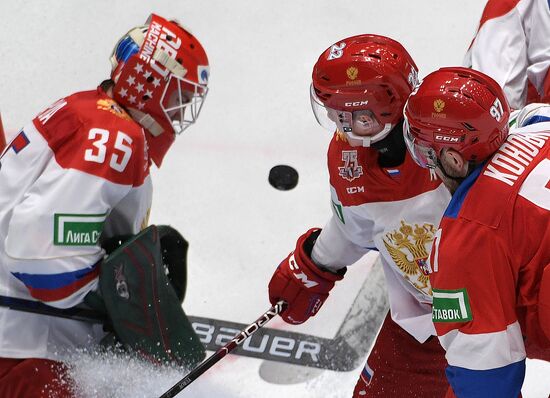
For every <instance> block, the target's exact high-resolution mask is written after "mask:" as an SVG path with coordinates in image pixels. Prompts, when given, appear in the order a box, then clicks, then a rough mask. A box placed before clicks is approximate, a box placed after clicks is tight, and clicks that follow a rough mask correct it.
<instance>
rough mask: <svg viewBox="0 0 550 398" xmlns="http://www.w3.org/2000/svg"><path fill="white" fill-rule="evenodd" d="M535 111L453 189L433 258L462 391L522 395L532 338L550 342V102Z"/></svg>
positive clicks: (436, 306)
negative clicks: (455, 189)
mask: <svg viewBox="0 0 550 398" xmlns="http://www.w3.org/2000/svg"><path fill="white" fill-rule="evenodd" d="M528 114H529V115H528V117H526V118H521V120H520V122H521V123H520V125H519V126H515V125H513V126H512V128H511V132H510V135H509V137H508V139H507V140H506V142H505V143H504V144H503V145H502V146H501V147H500V149H499V150H498V151H497V152H496V153H495V155H493V157H492V158H491V159H489V160H488V161H487V162H486V163H484V164H482V165H480V166H479V167H478V168H477V169H476V170H475V171H474V172H473V173H472V174H471V175H469V176H468V178H467V179H466V180H465V181H464V182H463V183H462V184H461V185H460V186H459V187H458V189H457V191H456V192H455V193H454V194H453V197H452V200H451V202H450V204H449V207H448V208H447V210H446V211H445V214H444V216H443V219H442V221H441V225H440V230H439V232H438V236H437V240H436V243H435V244H434V245H433V249H432V253H431V256H430V260H429V264H430V266H431V268H432V270H433V273H432V274H431V275H430V280H431V282H432V287H433V297H434V299H433V320H434V323H435V326H436V330H437V333H438V335H439V338H440V341H441V345H442V346H443V347H444V348H445V349H446V351H447V354H446V357H447V361H448V364H449V366H448V368H447V375H448V378H449V381H450V383H451V385H452V387H453V389H454V391H455V393H456V395H457V397H467V398H472V397H487V396H495V397H497V396H498V397H504V398H505V397H513V398H517V397H518V396H519V393H520V390H521V386H522V383H523V378H524V375H525V347H524V338H527V339H528V340H529V341H530V342H531V343H534V344H535V345H538V346H539V347H549V346H550V266H549V264H550V248H549V246H548V244H549V242H550V107H548V106H546V107H545V108H540V106H539V109H538V110H537V112H533V111H532V110H531V112H528ZM543 274H545V277H543ZM544 285H546V287H544V288H543V286H544Z"/></svg>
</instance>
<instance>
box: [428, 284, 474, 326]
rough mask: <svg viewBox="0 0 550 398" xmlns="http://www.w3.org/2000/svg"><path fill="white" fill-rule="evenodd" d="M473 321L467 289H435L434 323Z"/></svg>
mask: <svg viewBox="0 0 550 398" xmlns="http://www.w3.org/2000/svg"><path fill="white" fill-rule="evenodd" d="M472 319H473V317H472V310H471V308H470V300H469V298H468V292H467V291H466V289H458V290H440V289H433V307H432V321H433V322H469V321H471V320H472Z"/></svg>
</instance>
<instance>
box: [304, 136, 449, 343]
mask: <svg viewBox="0 0 550 398" xmlns="http://www.w3.org/2000/svg"><path fill="white" fill-rule="evenodd" d="M328 169H329V174H330V185H331V197H332V208H333V215H332V218H331V219H330V220H329V222H328V224H327V225H326V226H325V228H323V230H322V231H321V234H320V235H319V237H318V239H317V241H316V243H315V246H314V247H313V251H312V259H313V260H314V261H315V263H316V264H318V265H321V266H323V267H325V268H328V269H331V270H333V271H335V270H338V269H340V268H343V267H345V266H347V265H350V264H353V263H354V262H355V261H357V260H358V259H359V258H361V257H362V256H363V255H364V254H365V253H367V252H368V251H369V250H378V251H379V252H380V259H381V262H382V266H383V269H384V274H385V277H386V285H387V289H388V295H389V301H390V309H391V316H392V319H393V320H394V321H395V322H396V323H397V324H399V325H400V326H401V327H402V328H403V329H405V330H406V331H407V332H409V333H410V334H411V335H412V336H414V337H415V338H416V339H417V340H418V341H419V342H424V341H425V340H427V339H428V338H429V337H430V336H431V335H435V330H434V327H433V323H432V321H431V311H432V310H431V303H432V289H431V286H430V282H429V278H428V271H427V268H426V264H427V263H426V261H427V258H428V255H429V253H430V249H431V245H432V242H433V239H434V237H435V233H436V230H437V226H438V225H439V221H440V219H441V216H442V215H443V211H444V210H445V208H446V206H447V204H448V202H449V200H450V194H449V192H448V191H447V189H446V188H445V186H444V185H443V184H442V182H441V181H440V180H436V179H435V176H431V175H430V173H429V171H428V170H426V169H422V168H420V167H419V166H417V165H416V164H415V163H414V161H413V160H412V158H411V157H410V155H409V153H408V152H406V154H405V161H404V162H403V163H402V164H401V165H400V166H398V167H392V168H384V167H381V166H379V164H378V152H377V151H376V150H375V149H373V148H366V147H352V146H351V145H350V144H349V143H348V142H347V140H346V138H345V136H344V135H343V134H341V133H338V132H337V133H335V135H334V137H333V139H332V141H331V143H330V147H329V150H328Z"/></svg>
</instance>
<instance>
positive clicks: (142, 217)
mask: <svg viewBox="0 0 550 398" xmlns="http://www.w3.org/2000/svg"><path fill="white" fill-rule="evenodd" d="M111 63H112V72H111V76H110V79H109V80H106V81H104V82H103V83H102V84H101V85H100V86H99V87H98V88H97V89H96V90H91V91H85V92H78V93H76V94H72V95H70V96H68V97H65V98H62V99H60V100H59V101H57V102H55V103H54V104H53V105H52V106H50V107H49V108H48V109H46V110H45V111H43V112H41V113H40V114H39V115H38V116H37V117H36V118H35V119H34V120H32V122H31V123H29V124H28V125H26V126H25V127H24V128H23V129H22V130H21V131H20V132H19V133H18V134H17V135H16V137H15V138H14V139H13V140H12V141H11V142H9V143H8V145H7V147H6V149H5V150H4V151H3V153H2V155H1V158H0V160H1V166H2V167H1V169H0V179H1V180H2V189H1V190H0V236H2V239H0V290H1V292H2V295H7V296H10V297H15V298H21V299H26V300H35V301H39V302H42V303H46V304H48V305H50V306H53V307H57V308H60V309H63V308H70V307H73V306H76V305H79V304H81V303H82V302H83V299H84V297H85V296H87V295H88V294H89V293H90V292H93V291H96V290H97V289H98V274H100V264H101V262H102V259H103V257H104V254H105V251H104V250H103V249H102V247H101V245H100V239H99V237H100V235H101V238H102V239H103V238H109V237H111V236H115V235H133V234H136V233H138V232H139V231H140V230H142V229H143V228H145V227H146V226H147V223H148V215H149V211H150V208H151V199H152V183H151V177H150V173H149V169H150V166H151V164H152V163H155V164H156V165H157V166H159V167H160V165H161V163H162V161H163V158H164V156H165V154H166V152H167V151H168V149H169V148H170V146H171V144H172V143H173V141H174V138H175V136H176V134H178V133H181V132H182V131H183V130H184V129H186V128H187V127H189V126H190V125H191V124H193V123H194V122H195V121H196V119H197V117H198V116H199V112H200V109H201V106H202V104H203V101H204V98H205V96H206V94H207V82H208V74H209V69H208V59H207V56H206V53H205V51H204V49H203V47H202V46H201V44H200V43H199V41H198V40H197V39H196V38H195V37H194V36H193V35H191V34H190V33H189V32H187V31H186V30H185V29H184V28H183V27H181V26H180V25H179V24H178V23H177V22H175V21H169V20H166V19H164V18H162V17H160V16H157V15H152V16H151V17H150V18H149V20H148V21H147V22H146V24H144V25H142V26H139V27H136V28H134V29H132V30H130V31H129V32H128V33H127V34H126V35H124V36H123V37H122V39H120V41H119V42H118V43H117V45H116V47H115V49H114V51H113V54H112V57H111ZM155 234H156V232H155ZM155 236H156V235H155ZM122 272H123V271H120V273H119V275H118V277H121V278H124V274H122ZM119 288H120V291H119V292H118V293H119V294H120V295H122V296H124V294H125V293H126V295H127V291H126V290H125V289H126V288H127V287H126V286H125V280H124V279H121V280H119V281H117V289H119ZM103 336H104V332H103V331H102V329H101V327H99V328H98V327H93V326H92V325H91V324H88V323H85V322H79V321H75V320H67V319H61V318H54V317H47V316H44V315H38V314H31V313H26V312H19V311H12V310H9V309H7V308H5V307H0V357H1V358H0V396H1V397H18V398H22V397H23V398H24V397H28V398H30V397H33V398H36V397H50V396H55V397H70V396H72V392H71V391H70V389H69V386H70V383H67V380H63V375H62V374H60V373H63V369H64V365H63V363H62V362H60V361H59V355H60V354H62V353H63V352H64V350H70V349H74V348H77V347H86V346H89V345H90V344H91V343H94V342H98V341H99V339H100V338H102V337H103Z"/></svg>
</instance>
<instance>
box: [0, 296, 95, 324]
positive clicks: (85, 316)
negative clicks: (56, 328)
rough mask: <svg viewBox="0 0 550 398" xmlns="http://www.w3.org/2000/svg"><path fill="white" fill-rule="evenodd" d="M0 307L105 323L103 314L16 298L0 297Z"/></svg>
mask: <svg viewBox="0 0 550 398" xmlns="http://www.w3.org/2000/svg"><path fill="white" fill-rule="evenodd" d="M0 306H2V307H7V308H9V309H12V310H16V311H22V312H32V313H33V314H41V315H49V316H55V317H58V318H66V319H72V320H75V321H84V322H91V323H104V322H105V321H106V319H105V316H104V315H103V314H101V313H100V312H97V311H94V310H90V309H87V308H79V307H72V308H67V309H61V308H56V307H51V306H49V305H46V304H44V303H41V302H39V301H32V300H26V299H20V298H16V297H7V296H0Z"/></svg>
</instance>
